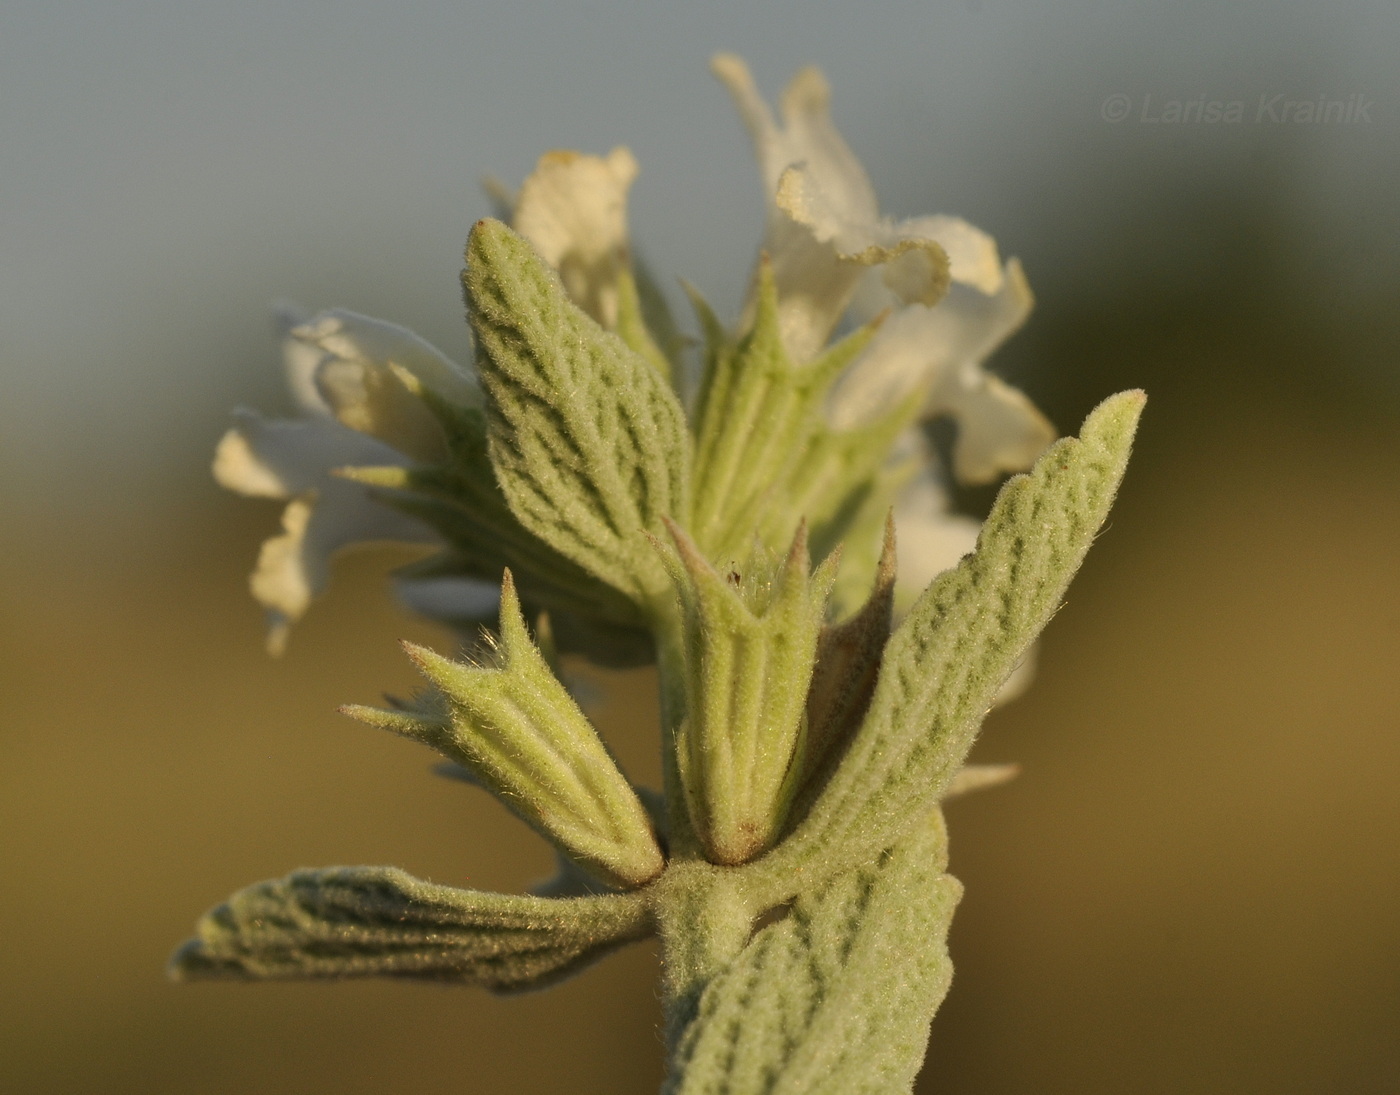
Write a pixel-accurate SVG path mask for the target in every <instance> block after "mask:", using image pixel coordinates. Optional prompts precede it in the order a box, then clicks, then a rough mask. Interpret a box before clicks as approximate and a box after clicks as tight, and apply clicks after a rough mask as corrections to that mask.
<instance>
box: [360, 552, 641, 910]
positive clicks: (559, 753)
mask: <svg viewBox="0 0 1400 1095" xmlns="http://www.w3.org/2000/svg"><path fill="white" fill-rule="evenodd" d="M405 646H406V648H407V649H408V652H409V656H410V657H412V658H413V660H414V661H415V662H416V663H417V665H418V668H419V669H421V670H422V671H423V673H424V675H425V676H426V677H427V678H428V679H429V680H431V681H432V682H433V684H434V685H436V686H437V688H438V690H439V691H440V692H441V694H442V697H443V699H444V700H445V701H446V702H445V705H444V706H445V715H444V716H443V717H441V718H430V717H426V716H424V715H422V714H418V713H413V712H406V711H379V710H376V709H374V708H365V707H359V706H348V707H344V708H342V710H343V711H344V712H345V713H346V714H348V715H352V716H354V717H356V718H359V719H361V720H362V721H364V722H367V723H370V724H371V725H374V726H379V727H381V728H383V729H386V730H390V731H392V732H394V733H397V734H401V735H403V736H405V737H411V738H414V739H416V740H418V741H422V742H424V743H426V744H428V745H431V746H432V747H433V748H435V749H437V750H438V751H439V752H441V753H442V754H443V755H444V756H446V757H448V758H450V759H451V760H454V761H456V762H457V763H459V764H461V765H462V766H463V767H465V768H466V769H468V770H469V771H470V772H471V773H472V775H473V776H475V777H476V779H477V780H478V781H479V782H480V783H481V784H482V785H483V786H485V787H487V788H489V789H490V790H491V791H493V792H494V793H495V794H496V796H497V797H498V798H499V799H500V800H501V801H502V802H503V803H505V804H506V805H507V806H508V807H509V808H510V809H511V810H512V811H514V812H515V813H516V814H517V815H518V816H519V817H520V818H521V819H522V820H524V821H525V822H526V823H527V824H529V825H530V826H532V827H533V828H534V829H536V830H537V831H539V832H540V833H541V834H543V835H544V836H545V837H546V838H548V839H549V840H552V841H553V842H554V843H555V844H557V845H558V846H559V847H560V848H561V849H562V850H563V851H565V852H567V853H568V854H569V855H570V856H571V857H573V858H574V859H575V860H577V861H578V862H579V863H580V864H582V865H584V866H585V867H588V868H590V869H591V870H592V871H594V872H595V873H596V874H597V875H598V876H599V877H601V878H602V879H604V880H605V881H608V882H611V883H614V884H617V885H621V886H639V885H641V884H642V883H644V882H648V881H650V880H651V879H652V878H654V877H656V875H658V874H660V873H661V869H662V866H663V862H662V855H661V849H660V848H659V847H658V846H657V843H656V836H655V834H654V833H653V832H652V828H651V820H650V818H649V817H648V815H647V812H646V808H645V807H644V806H643V805H642V803H641V801H640V800H639V799H638V798H637V794H636V792H635V791H634V790H633V789H632V786H631V784H629V783H628V782H627V779H626V777H625V776H623V774H622V773H621V772H620V771H618V769H617V765H616V764H615V763H614V762H613V759H612V757H611V756H610V755H609V754H608V751H607V748H606V746H604V745H603V743H602V741H601V740H600V739H599V738H598V734H597V732H596V731H595V730H594V729H593V726H592V724H591V723H589V721H588V719H587V718H586V717H585V716H584V714H583V712H582V711H580V710H579V707H578V704H577V703H575V702H574V700H573V697H571V696H570V695H569V693H568V692H567V691H566V690H565V688H564V686H563V685H562V684H560V683H559V680H558V678H557V677H556V676H555V675H554V673H553V671H552V670H551V669H550V667H549V664H548V663H547V662H546V660H545V658H544V657H543V655H542V654H541V653H540V651H539V650H538V649H537V648H536V646H535V644H534V643H533V642H531V641H530V636H529V633H528V632H527V631H526V628H525V620H524V618H523V617H522V616H521V614H520V601H519V599H518V598H517V596H516V594H515V588H514V586H513V585H512V583H511V580H510V571H506V577H505V582H504V584H503V586H502V588H501V628H500V639H499V644H498V645H497V647H496V651H495V653H496V660H497V662H498V664H497V665H495V666H490V667H483V666H475V665H467V664H463V663H462V662H456V661H452V660H451V659H449V658H444V657H442V656H441V655H439V654H434V653H433V652H432V651H431V650H428V649H426V648H424V647H420V646H412V645H409V644H405Z"/></svg>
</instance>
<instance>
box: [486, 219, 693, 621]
mask: <svg viewBox="0 0 1400 1095" xmlns="http://www.w3.org/2000/svg"><path fill="white" fill-rule="evenodd" d="M463 283H464V285H465V287H466V292H467V299H468V302H469V304H470V307H471V319H472V324H473V327H474V328H475V330H476V334H477V341H478V346H479V348H480V350H481V355H480V360H479V362H478V368H479V370H480V373H481V379H482V383H483V385H484V386H485V388H486V392H487V395H488V397H489V398H488V410H489V412H490V416H491V417H490V438H489V450H490V455H491V463H492V465H493V466H494V467H495V471H496V478H497V481H498V482H499V484H500V487H501V491H502V493H503V494H504V495H505V498H506V501H507V502H508V503H509V505H510V509H511V511H512V512H513V513H514V514H515V515H516V517H517V518H519V520H520V522H521V524H523V525H524V526H525V527H526V528H528V529H529V530H530V531H531V532H533V533H534V534H535V535H536V536H538V537H539V538H540V539H541V540H544V541H545V542H546V543H548V544H550V545H551V546H552V547H553V548H555V549H556V550H557V551H558V552H559V553H560V554H562V555H564V556H565V557H567V558H569V559H571V560H573V561H574V562H575V563H577V564H578V565H579V566H581V567H583V568H584V569H585V570H586V571H588V572H589V573H590V574H592V575H594V576H595V577H597V578H599V579H600V580H602V581H604V582H606V583H607V584H608V585H610V586H612V587H613V588H614V589H616V590H618V591H620V592H621V593H623V594H625V595H626V596H627V597H629V598H630V599H631V600H632V601H633V602H634V603H635V604H637V605H638V606H647V605H649V604H650V603H651V600H652V598H653V596H654V595H655V594H656V592H657V591H658V590H660V589H661V588H662V587H663V586H664V582H665V579H664V576H663V574H662V571H661V566H660V561H659V560H658V559H657V557H656V554H655V552H654V551H652V550H651V548H650V546H649V545H648V543H647V541H646V538H645V533H646V532H647V531H650V532H652V533H659V532H661V530H662V526H661V519H662V518H663V517H666V516H674V517H678V518H682V519H683V518H686V517H688V515H689V505H690V503H689V489H690V488H689V476H690V437H689V434H688V433H687V430H686V425H685V415H684V412H683V411H682V410H681V407H680V404H679V402H678V401H677V400H676V397H675V395H674V394H673V393H672V391H671V389H670V387H669V386H668V385H667V383H666V381H665V380H664V379H663V378H662V377H661V375H660V374H659V373H658V371H657V369H655V368H653V367H652V366H651V365H649V364H647V362H646V361H645V360H644V359H643V358H642V357H641V356H640V355H639V354H637V353H636V352H635V351H634V350H632V349H630V348H629V347H628V346H627V345H626V343H625V342H623V340H622V339H621V338H619V337H618V336H617V335H615V334H612V333H610V332H607V331H605V330H603V329H602V328H601V327H599V326H598V325H597V324H596V323H595V322H594V321H593V320H592V319H591V318H589V317H588V315H587V314H586V313H584V312H583V311H581V310H580V309H579V308H577V307H576V306H575V305H574V304H573V303H571V302H570V301H569V299H568V297H567V296H566V295H565V293H564V290H563V287H562V286H561V285H560V284H559V279H558V277H557V276H556V275H555V274H554V272H553V271H552V270H550V269H549V267H548V266H547V265H546V264H545V263H544V262H543V260H541V259H540V257H539V256H538V255H537V254H535V252H534V251H533V250H532V249H531V247H530V245H529V244H528V243H527V242H526V241H525V240H524V239H522V238H521V237H520V236H518V235H516V234H515V233H514V232H512V231H511V230H510V229H509V228H507V227H506V226H505V225H503V224H501V223H500V222H499V221H492V220H483V221H480V222H478V223H477V225H476V227H475V228H474V229H473V230H472V234H471V239H470V240H469V241H468V244H467V269H466V272H465V273H464V275H463Z"/></svg>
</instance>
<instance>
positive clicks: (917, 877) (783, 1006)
mask: <svg viewBox="0 0 1400 1095" xmlns="http://www.w3.org/2000/svg"><path fill="white" fill-rule="evenodd" d="M946 865H947V838H946V833H945V830H944V828H943V821H942V817H941V815H939V814H938V812H937V811H935V812H934V813H933V814H932V815H930V816H928V817H927V818H926V819H925V820H924V821H923V822H922V823H921V824H919V825H918V826H917V828H916V829H915V831H914V832H913V833H911V834H910V835H909V836H908V837H906V838H905V839H904V841H903V842H901V843H900V844H899V845H897V846H896V847H895V848H893V849H891V850H890V851H888V852H886V853H885V854H884V855H882V856H881V857H880V858H879V859H878V860H877V861H876V862H874V863H871V864H867V865H865V866H862V867H857V868H854V869H852V870H849V871H846V872H845V873H843V874H838V875H837V876H835V877H834V878H832V879H830V880H829V881H828V882H827V883H826V884H825V885H824V886H822V887H821V888H820V889H818V890H817V891H815V892H814V893H804V894H802V895H800V896H799V897H798V898H797V899H796V900H795V901H794V902H793V904H792V908H791V909H790V910H789V911H788V913H787V915H786V916H784V917H783V918H782V919H780V920H778V921H777V922H775V923H773V924H769V925H768V926H767V927H765V928H763V929H762V930H761V931H759V932H758V933H757V934H756V935H755V936H754V938H753V940H752V941H751V942H750V943H749V944H748V946H747V947H745V949H744V950H743V951H742V952H741V953H740V955H739V957H738V958H737V959H736V960H735V961H734V962H733V963H732V964H731V965H730V966H729V967H728V968H727V969H726V970H724V972H722V973H721V974H720V975H719V976H718V977H716V978H715V979H714V980H713V981H711V982H710V984H709V985H708V986H707V987H706V988H705V991H704V992H703V994H702V995H701V997H700V1001H699V1006H698V1012H697V1014H696V1017H695V1018H694V1020H693V1021H692V1022H691V1023H690V1025H689V1026H688V1027H687V1028H686V1030H685V1033H684V1034H683V1035H682V1036H681V1039H680V1042H679V1044H678V1047H677V1053H676V1058H675V1060H674V1061H673V1062H672V1074H671V1079H670V1084H669V1087H668V1088H667V1089H665V1090H666V1091H667V1092H668V1093H669V1095H728V1093H731V1092H742V1093H743V1095H862V1093H869V1095H877V1093H878V1095H893V1093H896V1092H901V1091H903V1092H907V1091H909V1089H910V1085H911V1084H912V1083H913V1080H914V1077H915V1075H916V1074H917V1073H918V1070H919V1066H920V1064H921V1063H922V1061H923V1056H924V1049H925V1047H926V1045H927V1044H928V1031H929V1022H930V1020H932V1018H933V1013H934V1012H935V1011H936V1010H937V1008H938V1005H939V1004H940V1003H941V1002H942V1000H943V997H944V995H945V994H946V993H947V991H948V984H949V982H950V981H951V979H952V972H953V970H952V963H951V961H950V960H949V958H948V951H947V945H946V944H947V935H948V925H949V922H950V921H951V920H952V916H953V910H954V908H955V907H956V905H957V902H958V898H959V897H960V896H961V894H962V886H961V885H959V883H958V881H957V880H956V879H955V878H953V877H952V876H950V875H947V874H944V873H943V871H944V868H945V867H946Z"/></svg>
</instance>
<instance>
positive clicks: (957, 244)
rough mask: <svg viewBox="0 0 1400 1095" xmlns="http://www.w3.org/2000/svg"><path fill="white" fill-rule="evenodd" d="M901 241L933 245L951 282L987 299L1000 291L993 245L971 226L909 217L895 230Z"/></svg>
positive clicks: (935, 217)
mask: <svg viewBox="0 0 1400 1095" xmlns="http://www.w3.org/2000/svg"><path fill="white" fill-rule="evenodd" d="M895 229H896V231H897V232H898V233H899V234H900V235H901V236H902V237H915V238H920V239H929V240H933V241H935V242H936V243H937V244H938V245H939V246H940V247H942V248H943V250H944V251H945V252H947V255H948V263H949V271H948V272H949V274H950V275H951V277H952V279H953V281H955V282H958V283H960V284H962V285H970V286H971V287H972V288H974V289H976V290H978V291H979V292H982V293H985V294H986V295H987V296H991V295H992V294H994V293H997V292H999V291H1000V290H1001V286H1002V282H1003V280H1004V274H1003V271H1002V266H1001V256H1000V255H999V254H998V252H997V242H996V240H994V239H992V237H991V236H989V235H987V233H986V232H983V231H982V229H980V228H978V227H976V226H975V225H971V224H968V223H967V221H965V220H963V219H962V218H961V217H946V216H943V215H942V214H933V215H931V216H927V217H911V218H909V219H908V220H902V221H900V222H899V223H898V224H897V225H896V226H895Z"/></svg>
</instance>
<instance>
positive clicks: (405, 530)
mask: <svg viewBox="0 0 1400 1095" xmlns="http://www.w3.org/2000/svg"><path fill="white" fill-rule="evenodd" d="M437 542H438V539H437V536H436V535H435V534H434V533H432V532H431V531H430V530H429V529H427V528H426V527H424V526H423V525H421V524H419V523H418V522H417V521H415V520H413V519H412V518H410V517H407V516H405V515H404V514H401V513H398V512H397V511H395V510H393V509H390V508H389V507H388V506H385V505H381V504H380V503H378V502H376V501H374V500H373V499H372V498H371V497H370V496H369V494H368V492H367V491H366V490H365V489H364V488H363V487H362V486H360V485H359V484H358V483H353V482H350V481H348V480H340V479H335V478H333V477H327V478H326V480H325V483H324V486H323V487H322V488H321V489H320V490H317V491H308V492H306V493H305V494H302V495H299V496H298V497H296V498H293V499H292V500H291V501H290V502H289V503H287V508H286V509H285V510H283V511H282V533H281V535H279V536H273V537H271V538H270V539H268V540H266V541H264V543H263V545H262V550H261V551H260V552H259V553H258V564H257V567H256V569H255V570H254V571H253V574H252V577H251V578H250V579H249V587H250V588H251V589H252V592H253V596H254V597H255V598H257V601H258V603H259V604H261V605H262V606H263V607H264V608H265V609H266V610H267V619H268V649H269V650H270V651H271V652H272V653H273V654H280V653H281V652H282V650H283V649H285V647H286V643H287V633H288V631H289V630H290V628H291V625H292V624H294V623H296V622H297V620H299V619H301V617H302V616H303V615H304V614H305V613H306V610H307V608H308V607H309V606H310V604H311V601H312V599H313V598H315V597H316V596H317V595H318V594H319V593H321V591H322V590H324V589H325V587H326V583H327V582H328V581H329V579H330V561H331V557H332V556H333V555H335V554H336V553H337V552H339V551H341V550H342V549H344V548H349V547H358V546H367V545H370V544H379V543H429V544H434V543H437Z"/></svg>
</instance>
